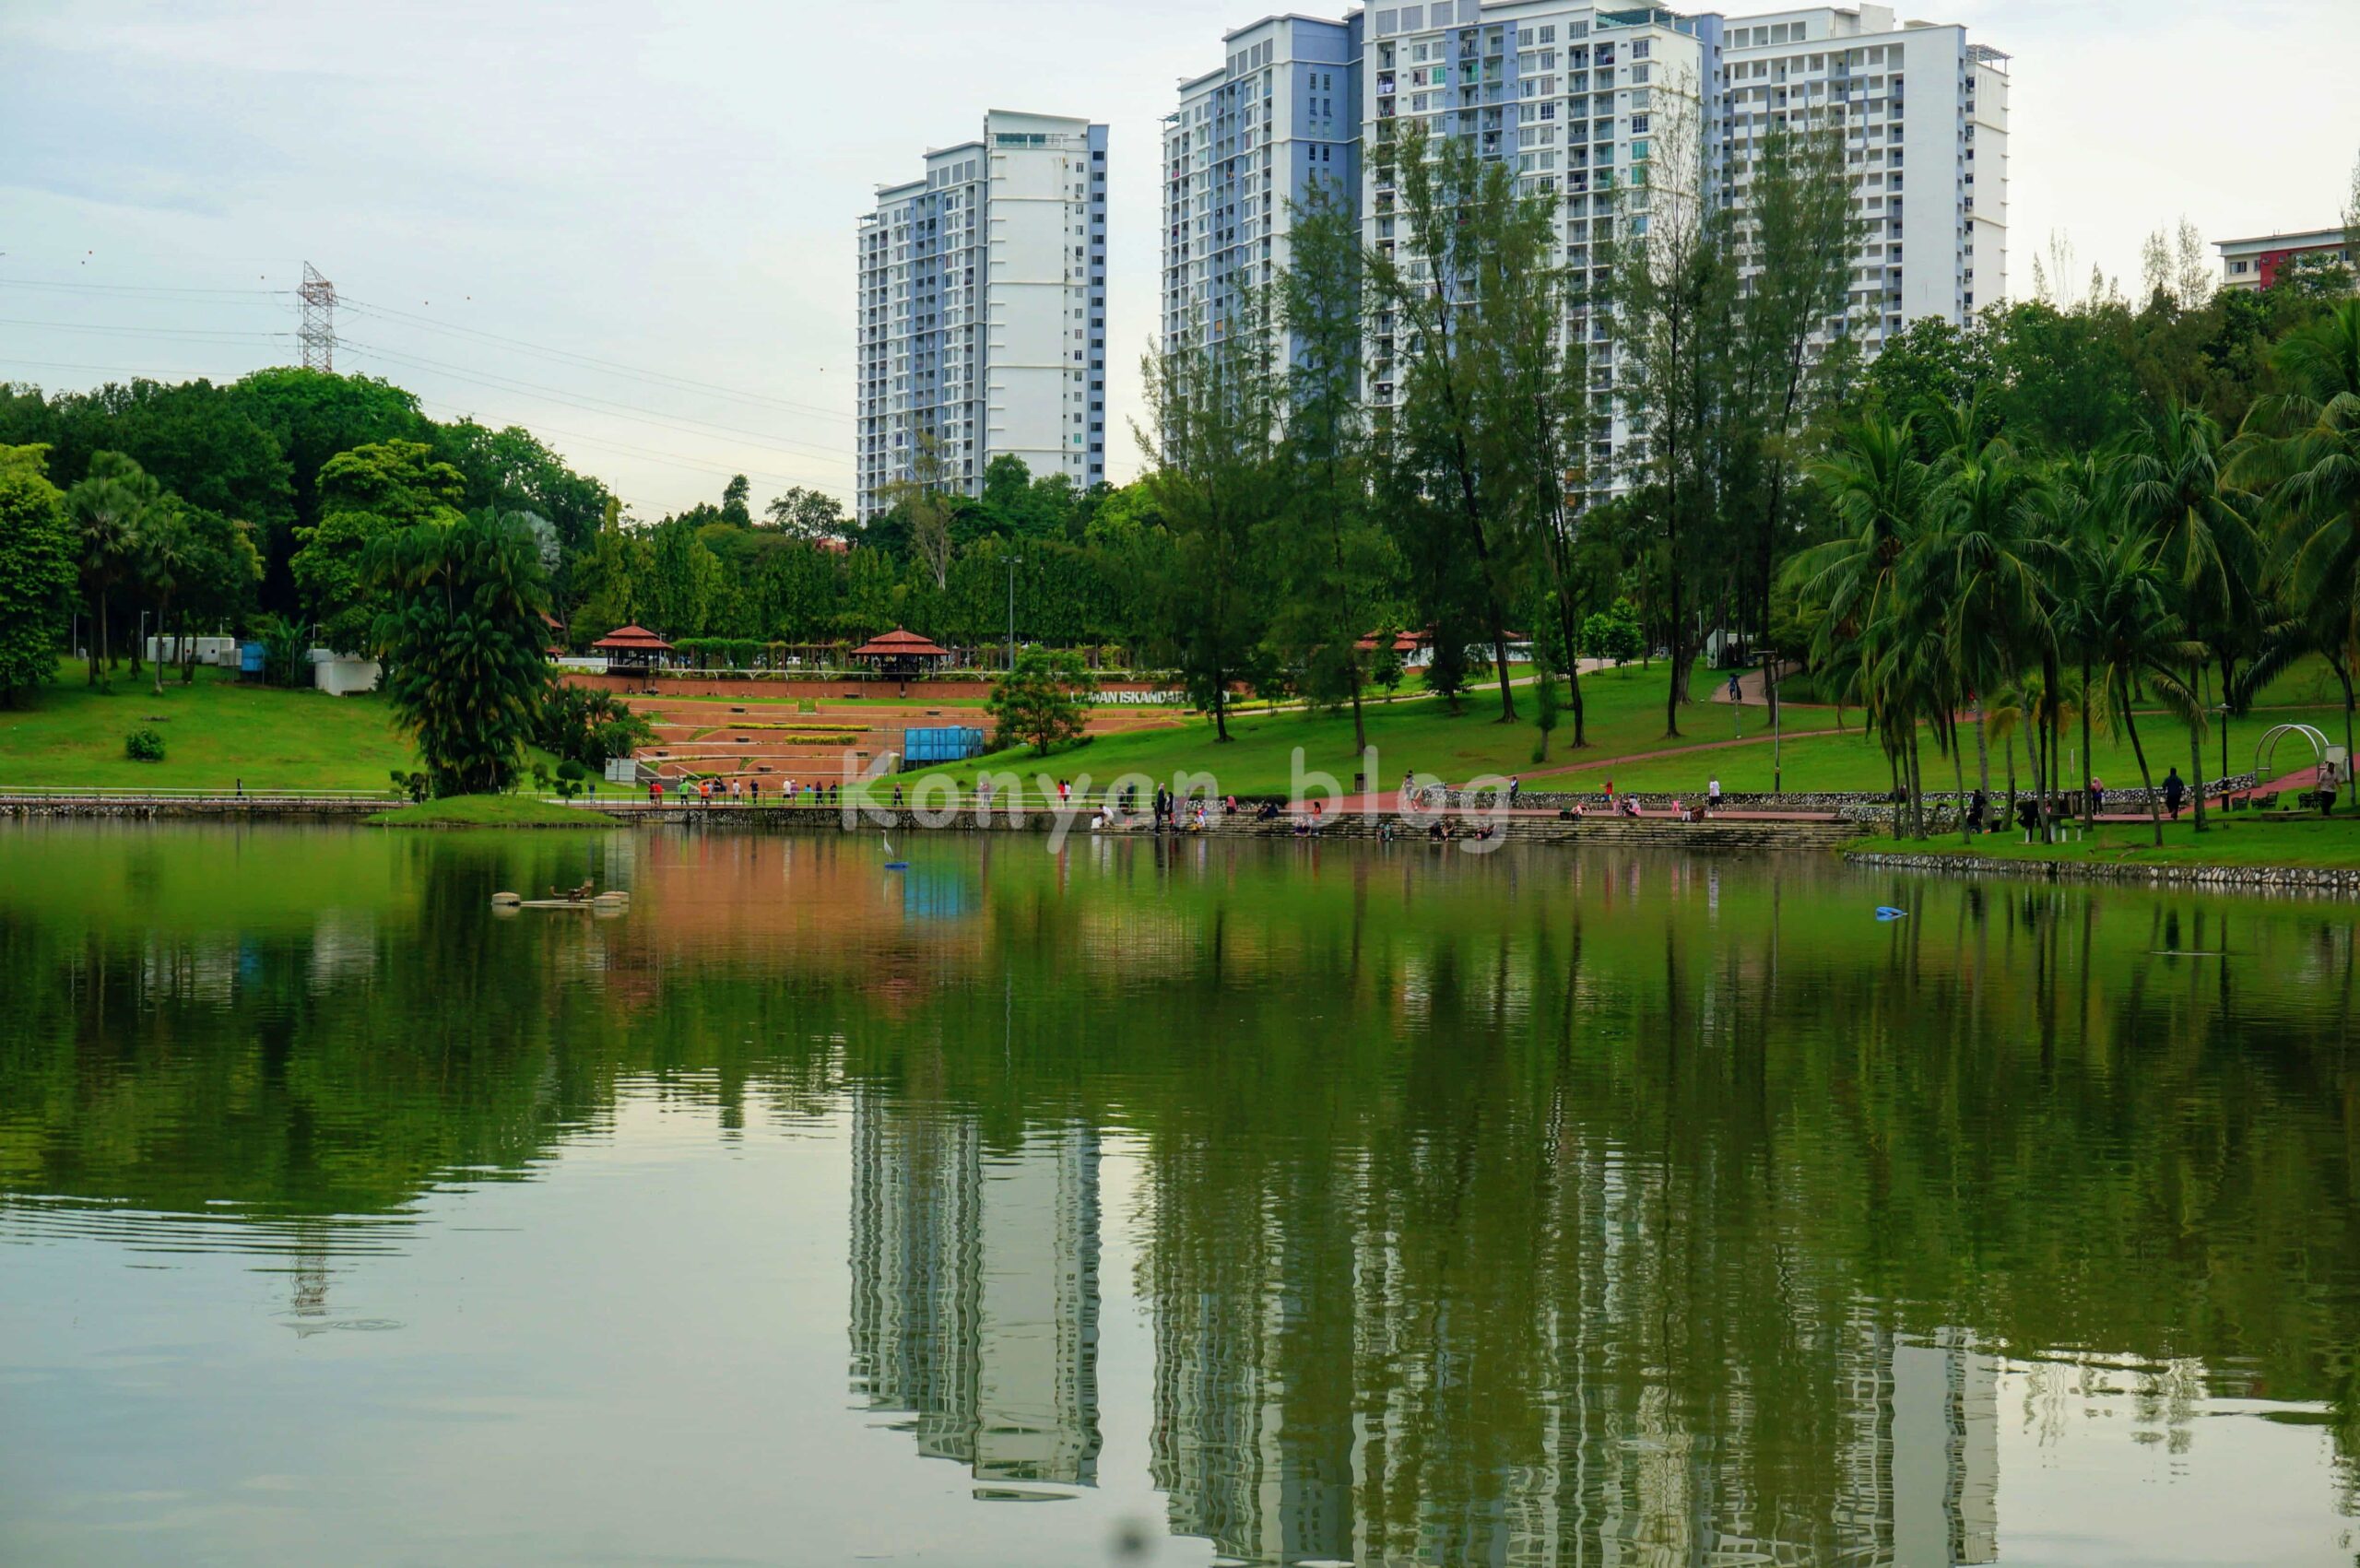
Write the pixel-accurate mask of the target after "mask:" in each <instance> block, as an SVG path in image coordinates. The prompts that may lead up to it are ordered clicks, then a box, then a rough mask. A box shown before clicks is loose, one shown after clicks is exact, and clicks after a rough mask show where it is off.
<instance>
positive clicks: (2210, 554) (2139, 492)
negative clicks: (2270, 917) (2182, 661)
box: [2122, 402, 2263, 833]
mask: <svg viewBox="0 0 2360 1568" xmlns="http://www.w3.org/2000/svg"><path fill="white" fill-rule="evenodd" d="M2223 466H2224V452H2223V442H2222V439H2221V428H2220V426H2219V425H2217V424H2215V423H2214V422H2213V420H2212V418H2211V417H2210V416H2208V415H2207V414H2205V413H2204V412H2203V411H2202V410H2201V409H2200V408H2195V407H2189V406H2188V405H2186V404H2181V403H2177V402H2175V403H2173V404H2171V405H2169V406H2167V407H2165V409H2164V410H2163V412H2162V413H2160V414H2157V415H2154V416H2153V417H2151V418H2149V419H2146V420H2145V421H2143V422H2142V425H2141V428H2140V430H2139V431H2138V433H2137V434H2136V435H2135V436H2134V437H2133V438H2132V440H2131V442H2130V447H2129V448H2128V450H2126V451H2125V453H2124V454H2123V456H2122V477H2123V482H2124V491H2123V505H2124V511H2125V515H2126V516H2127V518H2128V519H2129V520H2130V522H2131V524H2132V525H2134V526H2136V527H2138V528H2139V529H2141V530H2142V532H2144V533H2145V534H2146V535H2147V536H2149V537H2150V538H2152V539H2153V540H2154V541H2155V544H2156V546H2157V552H2158V553H2157V560H2158V561H2159V563H2160V564H2161V565H2162V566H2163V567H2164V569H2165V572H2168V573H2169V574H2170V576H2171V578H2172V580H2173V582H2174V584H2175V586H2176V593H2175V598H2176V600H2177V613H2178V615H2179V618H2180V619H2181V621H2182V622H2183V624H2184V625H2185V627H2186V629H2187V633H2188V640H2189V642H2191V643H2198V644H2201V646H2202V647H2203V648H2205V649H2207V650H2210V651H2211V652H2212V654H2213V656H2214V658H2215V659H2216V660H2217V661H2218V662H2219V664H2220V666H2221V669H2222V684H2223V690H2224V695H2225V694H2226V692H2227V690H2228V689H2229V688H2231V687H2232V686H2234V685H2235V678H2236V668H2235V666H2236V661H2237V659H2238V657H2239V656H2241V655H2243V654H2249V653H2250V652H2251V651H2253V650H2255V649H2257V648H2259V646H2260V635H2261V627H2262V624H2263V613H2262V612H2263V606H2262V602H2261V599H2260V593H2259V588H2258V584H2259V583H2260V575H2261V573H2260V566H2261V561H2260V542H2259V537H2258V536H2257V535H2256V533H2255V531H2254V528H2253V525H2252V524H2251V522H2250V521H2249V520H2248V517H2247V515H2246V513H2245V511H2244V510H2243V506H2242V504H2241V503H2242V502H2243V501H2245V500H2246V495H2245V492H2242V491H2240V490H2239V489H2236V487H2235V486H2233V485H2232V484H2230V483H2229V482H2228V481H2227V480H2226V479H2225V478H2224V475H2223ZM2187 679H2188V685H2189V690H2192V691H2201V690H2202V687H2203V660H2202V658H2201V656H2200V657H2199V658H2198V659H2197V660H2195V661H2193V662H2191V663H2190V665H2189V669H2188V677H2187ZM2227 723H2228V721H2227V718H2226V716H2225V715H2224V718H2223V720H2222V732H2221V733H2222V747H2223V772H2224V773H2225V772H2227V754H2226V753H2227V746H2228V728H2227ZM2188 746H2189V762H2190V763H2191V764H2192V765H2193V767H2194V768H2195V771H2196V776H2195V778H2193V779H2191V780H2190V781H2189V783H2190V784H2192V785H2193V786H2194V787H2195V791H2196V831H2198V832H2200V833H2201V832H2202V831H2204V715H2203V713H2202V712H2201V705H2200V708H2199V710H2198V711H2197V713H2195V716H2194V718H2193V720H2192V721H2191V723H2190V725H2189V736H2188Z"/></svg>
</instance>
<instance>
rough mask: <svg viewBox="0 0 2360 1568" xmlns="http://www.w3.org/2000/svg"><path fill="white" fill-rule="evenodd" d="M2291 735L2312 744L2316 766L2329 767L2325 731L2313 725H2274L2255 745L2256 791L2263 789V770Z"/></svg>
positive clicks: (2254, 781)
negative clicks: (2280, 745) (2282, 741)
mask: <svg viewBox="0 0 2360 1568" xmlns="http://www.w3.org/2000/svg"><path fill="white" fill-rule="evenodd" d="M2290 735H2299V736H2301V737H2303V738H2304V739H2305V740H2307V741H2308V742H2310V745H2311V760H2312V763H2313V764H2314V765H2315V766H2318V767H2325V766H2326V765H2327V753H2328V743H2327V735H2326V733H2325V732H2324V731H2322V730H2320V729H2319V728H2317V727H2315V726H2313V725H2271V726H2270V728H2269V729H2268V730H2266V731H2264V732H2263V734H2262V737H2261V738H2260V740H2259V741H2257V742H2255V743H2254V749H2253V786H2252V787H2253V788H2254V789H2256V790H2259V789H2260V788H2261V770H2262V769H2263V768H2264V767H2266V766H2267V765H2268V764H2269V762H2270V760H2271V756H2272V755H2273V754H2275V753H2276V751H2277V749H2278V743H2279V741H2281V740H2283V739H2284V738H2285V737H2287V736H2290Z"/></svg>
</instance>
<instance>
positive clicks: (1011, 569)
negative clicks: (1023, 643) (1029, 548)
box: [1008, 555, 1024, 676]
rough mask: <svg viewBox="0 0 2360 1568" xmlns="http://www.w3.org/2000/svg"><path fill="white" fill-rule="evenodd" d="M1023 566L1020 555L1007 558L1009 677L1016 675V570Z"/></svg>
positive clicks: (1022, 559)
mask: <svg viewBox="0 0 2360 1568" xmlns="http://www.w3.org/2000/svg"><path fill="white" fill-rule="evenodd" d="M1023 564H1024V558H1023V557H1022V556H1021V555H1012V556H1009V558H1008V673H1009V675H1010V676H1013V675H1015V673H1016V569H1017V568H1018V567H1020V566H1021V565H1023Z"/></svg>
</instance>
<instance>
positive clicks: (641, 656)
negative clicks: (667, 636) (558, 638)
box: [590, 626, 672, 669]
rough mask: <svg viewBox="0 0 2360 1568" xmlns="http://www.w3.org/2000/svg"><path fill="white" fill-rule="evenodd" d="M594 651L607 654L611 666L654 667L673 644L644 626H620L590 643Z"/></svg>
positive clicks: (670, 649)
mask: <svg viewBox="0 0 2360 1568" xmlns="http://www.w3.org/2000/svg"><path fill="white" fill-rule="evenodd" d="M590 648H591V651H592V652H594V653H599V654H606V655H607V664H608V667H609V668H611V667H613V666H616V665H634V666H638V667H640V668H642V669H652V668H654V667H655V663H656V661H657V659H658V658H659V657H660V656H661V655H662V654H668V653H670V652H671V651H672V644H671V643H667V642H666V641H664V639H663V638H661V637H658V636H657V635H655V633H654V632H653V631H649V630H647V628H645V627H644V626H618V627H617V628H615V629H614V630H613V631H609V632H608V633H607V635H605V636H604V637H601V638H599V639H598V640H597V641H596V643H591V644H590Z"/></svg>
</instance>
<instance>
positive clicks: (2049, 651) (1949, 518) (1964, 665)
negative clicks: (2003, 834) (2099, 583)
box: [1902, 408, 2064, 794]
mask: <svg viewBox="0 0 2360 1568" xmlns="http://www.w3.org/2000/svg"><path fill="white" fill-rule="evenodd" d="M1978 423H1979V422H1978V420H1977V419H1976V416H1975V413H1974V411H1973V410H1972V409H1971V408H1968V409H1964V410H1960V411H1958V412H1956V413H1955V414H1954V416H1953V419H1952V420H1951V422H1950V426H1951V428H1952V429H1953V430H1954V431H1955V432H1956V440H1955V443H1954V444H1953V446H1952V447H1951V448H1950V449H1949V450H1948V451H1946V452H1944V453H1943V454H1941V457H1940V458H1939V459H1938V462H1937V467H1936V473H1937V477H1936V478H1935V480H1934V483H1933V485H1932V488H1931V489H1930V490H1929V494H1928V496H1927V505H1926V525H1925V526H1923V527H1921V528H1919V529H1917V531H1916V532H1915V533H1914V534H1913V535H1912V536H1911V537H1910V541H1909V545H1908V548H1907V550H1906V554H1905V556H1904V560H1903V570H1902V576H1903V581H1904V583H1905V584H1906V593H1907V595H1908V596H1909V597H1911V598H1912V599H1914V600H1917V601H1918V602H1919V603H1920V604H1922V605H1924V606H1926V607H1928V610H1929V613H1928V614H1927V615H1926V616H1925V617H1924V619H1923V620H1922V621H1921V630H1922V631H1924V632H1925V633H1927V634H1929V635H1932V636H1935V637H1937V638H1938V639H1939V645H1940V653H1941V659H1942V661H1943V663H1944V665H1945V666H1947V668H1948V671H1949V684H1950V685H1951V686H1952V687H1953V700H1952V701H1951V703H1950V705H1949V706H1947V707H1945V708H1944V709H1943V710H1942V711H1941V713H1940V714H1939V715H1938V716H1937V720H1936V723H1937V727H1938V729H1939V730H1940V731H1941V732H1942V733H1944V734H1945V735H1948V734H1951V733H1953V732H1954V730H1955V727H1956V725H1955V714H1956V713H1957V711H1958V709H1959V707H1961V706H1963V705H1964V703H1965V701H1967V700H1969V699H1970V698H1973V699H1974V700H1976V701H1980V699H1981V697H1982V695H1983V694H1984V693H1987V692H1989V691H1992V690H1996V689H1997V688H1998V687H1999V686H2000V685H2001V684H2002V683H2004V682H2005V681H2006V680H2007V678H2009V677H2010V676H2011V675H2012V674H2013V673H2014V672H2015V671H2016V670H2017V669H2019V668H2022V667H2024V666H2025V665H2027V664H2032V663H2037V664H2038V665H2040V666H2041V667H2042V668H2043V669H2044V670H2052V671H2053V669H2054V666H2055V665H2056V662H2057V659H2058V616H2057V606H2056V595H2055V594H2054V592H2053V591H2052V588H2051V586H2050V584H2051V582H2052V580H2053V579H2055V578H2056V577H2057V576H2059V575H2060V574H2061V572H2062V568H2063V561H2064V552H2063V551H2062V550H2061V549H2060V548H2059V546H2058V545H2057V543H2056V542H2055V541H2054V539H2052V538H2051V536H2050V535H2049V531H2048V530H2049V526H2050V521H2051V519H2050V513H2049V508H2050V504H2051V501H2052V490H2051V489H2050V487H2049V486H2047V484H2045V483H2044V482H2043V480H2042V477H2041V476H2040V475H2039V474H2038V473H2037V472H2036V471H2035V469H2033V468H2032V467H2031V466H2029V465H2027V464H2025V463H2024V462H2023V461H2022V460H2021V459H2020V458H2019V457H2018V456H2017V454H2016V453H2015V452H2014V450H2013V449H2012V447H2010V446H2009V444H2008V443H2007V442H2004V441H1999V440H1986V439H1984V438H1983V437H1982V436H1981V435H1980V434H1979V431H1978ZM1937 607H1938V608H1937ZM1977 733H1978V735H1979V734H1980V733H1981V719H1980V716H1979V715H1978V717H1977ZM1946 749H1948V750H1949V751H1950V754H1951V759H1952V764H1953V775H1956V774H1957V773H1958V751H1957V749H1956V748H1955V747H1946ZM1953 782H1954V783H1955V784H1956V785H1957V787H1958V789H1959V790H1960V792H1961V793H1962V794H1964V793H1965V780H1964V778H1963V777H1955V776H1954V780H1953Z"/></svg>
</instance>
